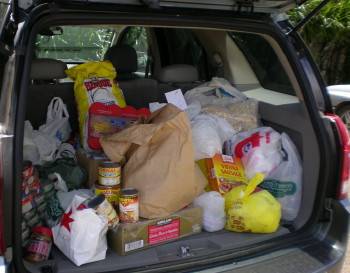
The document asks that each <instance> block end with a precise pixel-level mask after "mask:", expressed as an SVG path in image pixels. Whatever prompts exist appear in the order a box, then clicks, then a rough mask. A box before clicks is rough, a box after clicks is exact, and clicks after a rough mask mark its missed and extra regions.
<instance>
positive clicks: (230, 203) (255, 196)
mask: <svg viewBox="0 0 350 273" xmlns="http://www.w3.org/2000/svg"><path fill="white" fill-rule="evenodd" d="M263 179H264V174H256V175H255V176H254V177H253V179H252V180H250V181H249V183H248V185H247V186H246V185H241V186H237V187H235V188H233V189H232V190H231V191H229V192H228V193H226V194H225V195H224V197H225V211H226V215H227V221H226V225H225V229H227V230H231V231H236V232H252V233H272V232H275V231H276V230H277V228H278V227H279V222H280V220H281V205H280V203H279V202H278V201H277V199H275V197H273V196H272V195H271V194H270V193H269V192H268V191H267V190H262V189H260V188H257V185H258V184H259V183H261V182H262V181H263Z"/></svg>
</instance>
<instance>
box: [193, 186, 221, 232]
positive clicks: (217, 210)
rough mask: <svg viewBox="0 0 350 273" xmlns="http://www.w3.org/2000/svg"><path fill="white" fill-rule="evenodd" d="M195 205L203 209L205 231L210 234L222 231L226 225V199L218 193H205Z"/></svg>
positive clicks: (196, 200)
mask: <svg viewBox="0 0 350 273" xmlns="http://www.w3.org/2000/svg"><path fill="white" fill-rule="evenodd" d="M193 204H194V205H195V206H198V207H201V208H202V223H203V229H204V230H206V231H209V232H214V231H218V230H222V229H223V228H224V226H225V223H226V214H225V198H224V197H222V196H221V194H220V193H218V192H217V191H210V192H205V193H203V194H201V195H200V196H198V197H197V198H196V199H195V200H194V201H193Z"/></svg>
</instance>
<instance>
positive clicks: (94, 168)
mask: <svg viewBox="0 0 350 273" xmlns="http://www.w3.org/2000/svg"><path fill="white" fill-rule="evenodd" d="M77 160H78V164H79V165H80V166H82V167H83V168H84V169H85V170H86V171H87V172H88V180H87V182H86V184H85V187H86V188H91V187H92V186H93V185H94V184H95V182H96V181H97V180H98V166H99V165H100V163H102V162H104V161H107V160H108V158H107V157H106V156H105V155H104V154H102V153H101V155H99V156H98V157H96V156H95V157H92V156H89V155H88V154H87V153H86V152H84V151H83V150H80V149H79V150H77Z"/></svg>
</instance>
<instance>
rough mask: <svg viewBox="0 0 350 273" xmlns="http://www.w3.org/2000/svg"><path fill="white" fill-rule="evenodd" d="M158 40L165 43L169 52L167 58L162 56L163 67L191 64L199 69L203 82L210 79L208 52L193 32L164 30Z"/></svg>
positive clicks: (187, 30)
mask: <svg viewBox="0 0 350 273" xmlns="http://www.w3.org/2000/svg"><path fill="white" fill-rule="evenodd" d="M159 34H160V33H159ZM158 40H159V41H160V42H162V41H161V40H163V43H164V41H165V42H166V45H165V47H166V48H167V50H168V53H167V56H165V55H164V54H163V56H162V66H166V65H171V64H190V65H193V66H195V67H197V69H198V72H199V78H200V79H201V80H206V79H207V78H208V67H207V56H206V52H205V50H204V48H203V46H202V45H201V43H200V42H199V40H198V39H197V37H196V36H195V34H194V33H193V31H192V30H190V29H170V28H169V29H164V31H163V33H162V34H160V36H159V37H158Z"/></svg>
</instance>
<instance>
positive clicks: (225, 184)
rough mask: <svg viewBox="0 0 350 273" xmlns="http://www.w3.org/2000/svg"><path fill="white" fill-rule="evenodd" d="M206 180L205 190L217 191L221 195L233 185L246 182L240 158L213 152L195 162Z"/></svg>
mask: <svg viewBox="0 0 350 273" xmlns="http://www.w3.org/2000/svg"><path fill="white" fill-rule="evenodd" d="M196 163H197V165H198V166H199V167H200V169H201V170H202V172H203V173H204V175H205V177H206V178H207V180H208V182H209V183H208V185H207V186H206V188H205V190H206V191H217V192H219V193H220V194H221V195H224V194H225V193H226V192H229V191H230V190H231V189H232V188H233V187H236V186H239V185H242V184H247V179H246V176H245V173H244V168H243V164H242V160H241V159H240V158H233V157H232V156H229V155H222V154H215V155H214V156H213V157H212V158H204V159H201V160H199V161H197V162H196Z"/></svg>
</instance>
